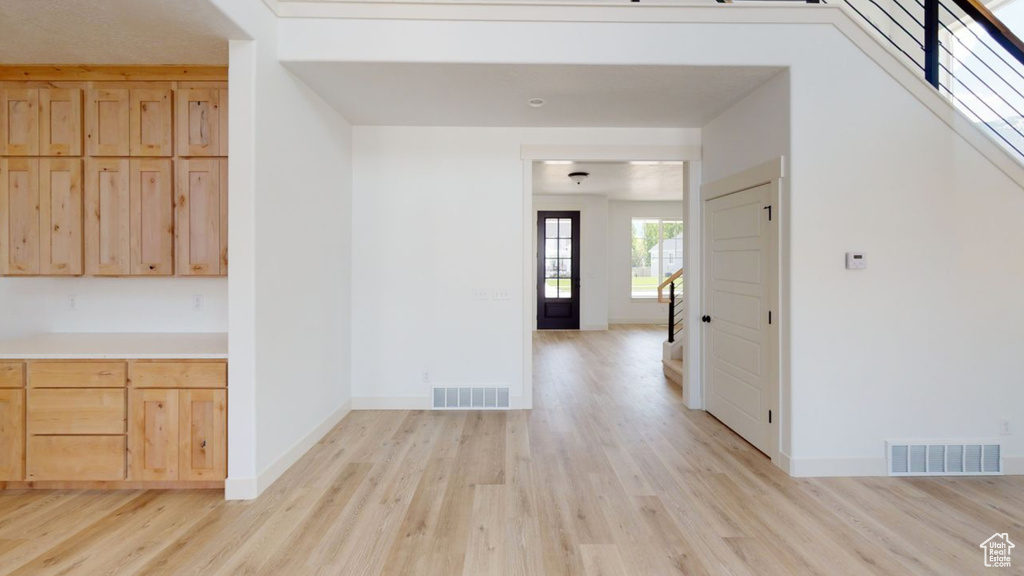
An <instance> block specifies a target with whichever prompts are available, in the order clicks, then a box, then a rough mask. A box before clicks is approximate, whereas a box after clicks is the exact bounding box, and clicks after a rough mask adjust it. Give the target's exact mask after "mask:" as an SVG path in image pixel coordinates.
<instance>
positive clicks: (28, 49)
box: [0, 0, 243, 66]
mask: <svg viewBox="0 0 1024 576" xmlns="http://www.w3.org/2000/svg"><path fill="white" fill-rule="evenodd" d="M229 37H230V38H241V37H243V35H242V32H241V31H240V30H239V29H238V28H237V27H236V26H235V25H234V23H233V22H231V20H229V19H228V18H227V17H226V16H224V15H223V14H222V13H221V12H220V11H219V10H217V9H216V8H214V7H213V5H211V4H210V3H209V2H207V1H206V0H0V60H2V61H3V63H4V64H194V65H220V66H226V65H227V63H228V42H227V38H229Z"/></svg>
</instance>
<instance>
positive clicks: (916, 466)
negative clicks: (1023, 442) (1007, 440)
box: [886, 440, 1003, 476]
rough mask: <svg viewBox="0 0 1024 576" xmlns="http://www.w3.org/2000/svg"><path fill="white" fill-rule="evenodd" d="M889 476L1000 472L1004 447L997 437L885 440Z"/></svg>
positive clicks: (962, 474) (979, 474)
mask: <svg viewBox="0 0 1024 576" xmlns="http://www.w3.org/2000/svg"><path fill="white" fill-rule="evenodd" d="M886 459H887V460H888V464H889V467H888V468H889V476H993V475H995V476H998V475H1002V473H1003V447H1002V445H1001V444H1000V442H999V441H995V440H991V441H990V440H967V441H941V442H940V441H927V442H922V441H920V440H915V441H905V442H895V441H889V442H886Z"/></svg>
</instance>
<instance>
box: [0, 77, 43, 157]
mask: <svg viewBox="0 0 1024 576" xmlns="http://www.w3.org/2000/svg"><path fill="white" fill-rule="evenodd" d="M38 155H39V90H37V89H35V88H4V89H0V156H38Z"/></svg>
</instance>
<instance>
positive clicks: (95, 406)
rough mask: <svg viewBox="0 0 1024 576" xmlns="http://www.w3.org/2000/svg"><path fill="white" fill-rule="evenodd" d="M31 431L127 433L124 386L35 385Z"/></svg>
mask: <svg viewBox="0 0 1024 576" xmlns="http://www.w3.org/2000/svg"><path fill="white" fill-rule="evenodd" d="M26 418H27V419H28V429H29V432H30V433H31V434H34V435H40V434H124V432H125V397H124V389H123V388H32V389H31V390H29V395H28V410H27V411H26Z"/></svg>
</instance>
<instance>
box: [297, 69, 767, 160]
mask: <svg viewBox="0 0 1024 576" xmlns="http://www.w3.org/2000/svg"><path fill="white" fill-rule="evenodd" d="M285 65H286V66H287V67H288V68H290V69H291V70H292V71H293V72H295V74H296V75H297V76H299V77H300V78H302V80H303V81H305V82H306V83H307V84H309V85H310V86H311V87H312V88H313V89H314V90H316V91H317V92H318V93H319V94H320V95H321V96H323V97H324V99H325V100H327V102H328V103H329V104H330V105H331V106H332V107H334V109H336V110H337V111H338V112H340V113H341V114H342V116H344V117H345V118H347V119H348V121H349V122H351V123H352V124H356V125H369V126H491V127H495V126H497V127H628V128H699V127H703V126H704V125H705V124H707V122H708V121H709V120H711V119H713V118H715V117H716V116H718V115H719V114H720V113H722V112H724V111H725V110H727V109H728V108H729V107H731V106H732V105H733V104H735V103H736V102H738V101H739V100H741V99H742V98H743V97H744V96H746V95H748V94H750V92H752V91H753V90H754V89H755V88H757V87H758V86H760V85H761V84H763V83H764V82H766V81H767V80H769V79H771V78H772V77H774V76H775V75H776V74H778V73H779V72H780V71H781V70H782V68H779V67H764V66H610V65H561V64H560V65H545V64H449V63H408V62H286V63H285ZM540 95H543V100H544V105H543V107H540V108H536V107H532V106H529V105H527V106H524V105H523V104H524V103H527V104H528V103H529V101H530V100H531V99H534V98H541V96H540ZM563 176H564V175H563Z"/></svg>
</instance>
